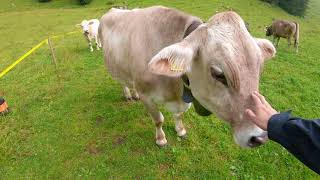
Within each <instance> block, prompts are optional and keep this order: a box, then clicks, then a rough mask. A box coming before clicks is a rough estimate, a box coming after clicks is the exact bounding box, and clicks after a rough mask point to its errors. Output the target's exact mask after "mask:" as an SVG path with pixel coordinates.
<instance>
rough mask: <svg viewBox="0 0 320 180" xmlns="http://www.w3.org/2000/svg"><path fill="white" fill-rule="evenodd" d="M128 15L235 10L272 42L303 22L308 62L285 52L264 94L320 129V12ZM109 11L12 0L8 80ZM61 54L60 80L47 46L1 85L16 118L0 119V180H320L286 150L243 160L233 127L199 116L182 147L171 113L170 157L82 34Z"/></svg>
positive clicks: (59, 1)
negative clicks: (286, 24)
mask: <svg viewBox="0 0 320 180" xmlns="http://www.w3.org/2000/svg"><path fill="white" fill-rule="evenodd" d="M108 2H109V1H108ZM112 2H114V3H115V4H117V1H112ZM118 4H119V3H118ZM120 4H121V3H120ZM128 5H129V7H130V8H135V7H146V6H151V5H164V6H169V7H175V8H177V9H180V10H183V11H186V12H188V13H191V14H193V15H196V16H199V17H201V18H202V19H203V20H207V19H208V18H210V17H211V16H212V15H213V14H215V13H216V12H217V11H223V10H226V9H231V8H232V9H233V10H235V11H236V12H238V13H239V14H240V15H241V16H242V17H243V18H244V19H245V20H246V21H248V22H249V23H250V28H251V31H252V34H253V35H254V36H256V37H262V38H264V37H265V35H264V31H263V28H264V26H265V25H268V24H270V23H271V21H272V19H273V18H284V19H290V20H295V21H298V22H299V23H300V27H301V34H300V37H301V41H300V52H299V54H296V53H294V50H293V49H287V48H286V41H285V40H281V41H280V47H279V49H278V53H277V55H276V57H275V58H273V59H272V60H270V61H268V62H267V63H266V65H265V67H264V72H263V74H262V78H261V84H260V91H261V92H262V93H263V94H264V95H265V96H266V97H267V99H268V100H269V101H270V102H271V103H272V104H273V106H274V107H275V108H276V109H278V110H279V111H285V110H288V109H291V110H293V114H294V115H297V116H303V117H305V118H310V119H311V118H319V117H320V88H319V87H320V71H319V68H320V65H319V58H320V51H319V45H320V44H319V42H320V36H319V32H320V25H319V19H320V15H319V9H320V2H319V1H317V0H313V1H311V4H310V7H311V9H310V11H309V13H308V15H307V16H306V18H305V19H303V18H297V17H294V16H291V15H288V14H287V13H285V12H284V11H282V10H281V9H280V8H277V7H273V6H271V5H269V4H265V3H263V2H261V1H259V0H229V1H219V0H211V1H210V2H208V1H206V0H186V1H172V0H146V1H142V0H129V1H128ZM109 8H110V3H106V1H98V0H93V2H92V4H90V5H88V6H85V7H82V6H78V5H75V4H74V3H73V0H65V1H63V0H56V1H53V2H51V3H44V4H39V3H37V2H36V1H35V0H11V1H9V3H8V1H5V2H4V0H1V1H0V22H1V24H0V34H1V36H0V42H1V44H0V71H2V70H3V69H4V68H5V67H7V66H8V65H10V64H11V63H12V62H13V61H14V60H15V59H17V58H18V57H19V56H21V55H22V54H24V53H25V52H26V51H28V50H29V49H30V48H32V47H33V46H34V45H36V44H37V43H39V42H40V41H41V40H42V39H44V38H47V37H48V36H49V35H53V34H60V33H64V32H70V31H74V30H77V28H76V27H75V24H77V23H79V22H80V21H81V20H82V19H85V18H86V19H89V18H99V17H101V15H103V14H104V13H105V12H106V11H107V10H108V9H109ZM53 44H54V46H55V52H56V56H57V59H58V68H57V69H55V67H54V65H53V64H52V63H51V56H50V51H49V49H48V47H47V45H45V46H43V47H41V48H40V49H38V50H37V51H36V52H35V53H33V54H32V55H31V56H29V57H28V58H27V59H26V60H25V61H23V62H22V63H21V64H19V65H18V66H17V67H16V68H14V69H13V70H12V71H11V72H9V73H8V74H7V75H6V76H4V77H3V78H1V79H0V96H4V97H5V98H6V99H7V101H8V103H9V105H10V107H11V108H12V110H13V112H12V113H11V114H10V115H9V116H6V117H0V179H21V178H28V179H56V178H59V179H74V178H95V179H106V178H116V179H122V178H125V179H126V178H130V179H132V178H145V179H153V178H155V179H162V178H165V179H173V178H174V179H194V178H201V179H204V178H206V179H217V178H218V179H221V178H223V179H225V178H228V179H229V178H230V179H316V178H317V177H318V176H317V175H316V174H315V173H314V172H312V171H311V170H309V169H308V168H306V167H304V165H303V164H302V163H300V162H299V161H298V160H296V159H295V158H294V157H293V156H292V155H291V154H289V153H288V152H287V151H286V150H285V149H284V148H282V147H281V146H279V145H278V144H276V143H273V142H269V143H267V144H266V145H264V146H262V147H260V148H257V149H250V150H248V149H241V148H239V147H238V146H237V145H235V143H234V142H233V139H232V134H231V131H230V127H229V125H228V124H226V123H225V122H223V121H221V120H219V119H218V118H216V117H215V116H214V115H212V116H210V117H206V118H203V117H199V116H197V115H196V114H195V113H194V110H193V109H191V110H190V111H188V112H187V113H185V117H184V119H185V120H184V122H185V125H186V128H187V130H188V137H187V139H184V140H182V139H179V138H177V136H176V133H175V130H174V123H173V120H172V116H171V115H170V114H169V113H167V112H166V111H165V110H163V112H164V115H165V118H166V120H165V124H164V130H165V132H166V135H167V138H168V142H169V146H167V147H166V148H164V149H159V148H158V147H157V146H156V145H155V143H154V139H153V138H154V125H153V122H152V120H151V118H150V117H149V116H148V114H147V113H146V111H145V109H144V107H143V105H142V104H141V103H140V102H126V101H124V99H123V97H122V90H121V87H120V85H119V84H118V83H117V82H116V81H114V80H113V79H112V78H111V76H110V75H109V74H108V73H107V72H106V71H105V68H104V62H103V58H102V53H101V52H100V51H94V52H93V53H90V52H89V50H88V47H87V43H86V41H85V39H84V38H83V37H82V35H81V34H80V33H78V34H74V35H69V36H65V37H64V38H60V39H55V40H54V41H53Z"/></svg>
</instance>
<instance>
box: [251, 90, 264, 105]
mask: <svg viewBox="0 0 320 180" xmlns="http://www.w3.org/2000/svg"><path fill="white" fill-rule="evenodd" d="M251 97H252V99H253V102H254V106H259V105H261V104H263V103H262V102H261V100H260V98H259V97H258V96H257V95H256V94H255V93H252V94H251Z"/></svg>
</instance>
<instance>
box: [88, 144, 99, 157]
mask: <svg viewBox="0 0 320 180" xmlns="http://www.w3.org/2000/svg"><path fill="white" fill-rule="evenodd" d="M86 151H87V152H88V153H89V154H92V155H98V154H100V153H101V149H100V148H99V147H98V146H97V143H96V142H90V143H89V144H87V146H86Z"/></svg>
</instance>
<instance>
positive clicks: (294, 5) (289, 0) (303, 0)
mask: <svg viewBox="0 0 320 180" xmlns="http://www.w3.org/2000/svg"><path fill="white" fill-rule="evenodd" d="M262 1H264V2H267V3H270V4H275V5H277V6H279V7H281V8H282V9H284V10H285V11H287V12H288V13H289V14H292V15H295V16H302V17H303V16H304V14H305V12H306V9H307V8H308V2H309V0H262Z"/></svg>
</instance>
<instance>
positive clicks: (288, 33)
mask: <svg viewBox="0 0 320 180" xmlns="http://www.w3.org/2000/svg"><path fill="white" fill-rule="evenodd" d="M271 35H272V36H273V44H274V45H275V46H276V47H278V45H279V40H280V37H282V38H287V40H288V47H290V46H291V38H294V47H295V48H296V52H298V45H299V24H298V23H297V22H291V21H285V20H275V21H273V22H272V25H271V26H269V27H268V26H267V27H266V36H271ZM276 39H277V42H275V40H276Z"/></svg>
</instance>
